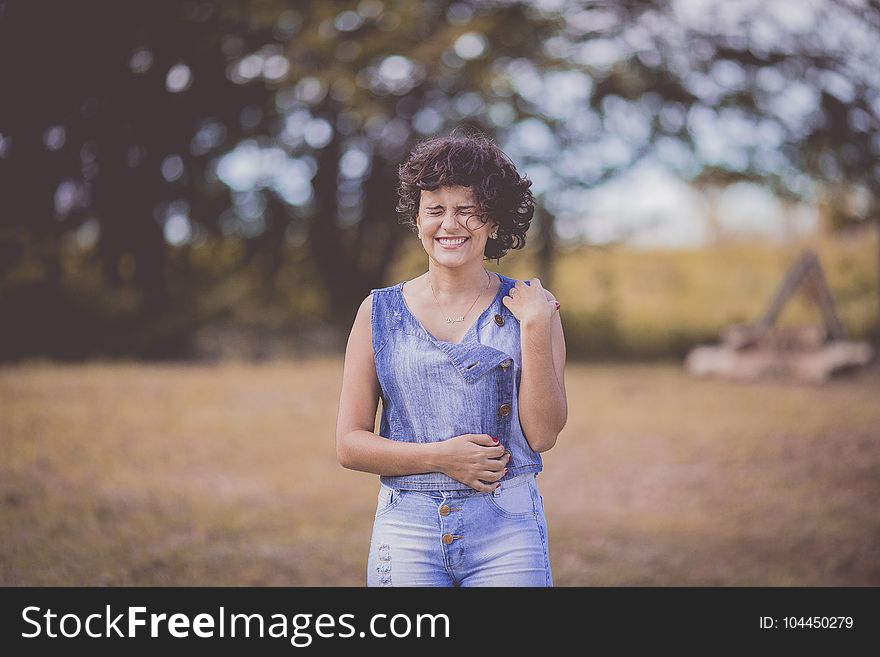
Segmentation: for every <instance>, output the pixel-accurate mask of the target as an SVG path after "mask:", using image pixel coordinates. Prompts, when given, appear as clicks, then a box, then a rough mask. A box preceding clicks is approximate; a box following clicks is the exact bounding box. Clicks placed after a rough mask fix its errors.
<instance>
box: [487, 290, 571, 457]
mask: <svg viewBox="0 0 880 657" xmlns="http://www.w3.org/2000/svg"><path fill="white" fill-rule="evenodd" d="M529 283H530V284H529V285H526V284H525V283H523V282H522V281H517V282H516V285H515V286H514V287H513V288H511V291H510V292H509V293H508V296H505V297H504V299H503V300H502V301H503V303H504V305H505V306H507V307H508V308H509V309H510V311H511V312H512V313H513V314H514V316H515V317H516V318H517V319H518V320H519V322H520V343H521V347H522V374H521V379H520V388H519V421H520V425H521V426H522V429H523V433H524V434H525V436H526V440H527V441H528V443H529V446H530V447H531V448H532V449H533V450H535V451H536V452H546V451H547V450H548V449H550V448H551V447H553V445H555V444H556V438H557V436H558V435H559V432H560V431H562V428H563V427H564V426H565V422H566V420H567V419H568V402H567V401H566V397H565V377H564V370H565V337H564V335H563V332H562V320H561V319H560V317H559V312H558V310H557V304H556V299H555V298H554V297H553V295H552V294H550V292H548V291H547V290H545V289H544V288H543V287H542V286H541V281H540V280H538V279H537V278H533V279H531V281H529Z"/></svg>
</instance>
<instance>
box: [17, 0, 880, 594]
mask: <svg viewBox="0 0 880 657" xmlns="http://www.w3.org/2000/svg"><path fill="white" fill-rule="evenodd" d="M878 42H880V3H878V2H876V1H873V0H841V1H835V2H831V1H830V0H804V1H796V0H760V1H758V0H754V1H753V0H741V1H738V2H722V1H721V0H653V1H649V0H644V1H642V0H640V1H635V0H616V1H614V0H596V1H590V0H531V1H527V2H525V1H514V0H456V1H450V0H428V1H422V2H414V1H411V0H360V1H354V0H325V1H323V2H318V1H317V0H314V1H311V0H302V1H297V2H293V1H282V0H204V1H201V0H192V1H178V2H169V1H156V2H141V3H120V2H110V1H98V0H81V1H79V2H76V3H73V2H48V1H26V0H0V520H2V532H0V584H5V585H31V584H36V585H141V584H155V585H175V584H178V585H195V584H202V585H214V584H233V585H256V584H261V585H316V586H317V585H361V584H362V583H363V582H364V581H365V573H364V568H365V565H366V555H367V548H368V542H369V532H370V526H371V522H372V513H373V510H374V507H375V501H376V498H375V494H376V491H377V488H378V483H377V481H376V477H375V476H373V475H367V474H362V473H354V472H349V471H345V470H343V469H341V468H340V467H339V466H338V464H337V463H336V459H335V452H334V427H335V420H336V410H337V409H336V403H337V400H338V393H339V386H340V380H341V369H342V353H343V350H344V346H345V340H346V338H347V332H348V329H349V328H350V326H351V322H352V320H353V317H354V313H355V310H356V308H357V306H358V304H359V303H360V301H361V300H362V299H363V298H364V297H365V296H366V295H367V294H368V293H369V291H370V289H371V288H375V287H381V286H385V285H390V284H393V283H396V282H398V281H400V280H403V279H405V278H409V277H412V276H415V275H418V274H419V273H421V272H422V271H424V267H425V261H424V253H423V252H422V251H421V250H420V246H419V244H418V242H417V240H416V239H415V237H414V236H413V235H412V234H411V233H410V232H409V231H408V230H407V229H405V228H403V227H402V226H400V225H399V224H398V223H397V219H396V217H395V213H394V206H395V202H396V196H395V187H396V171H397V165H398V164H399V163H400V162H401V161H402V160H403V159H404V158H405V157H406V155H407V153H408V152H409V150H410V149H411V148H412V146H413V145H414V144H415V143H416V142H417V141H418V140H419V139H421V138H425V137H428V136H432V135H436V134H445V133H447V132H449V131H450V130H452V129H453V128H455V127H458V126H464V127H466V128H476V129H480V130H483V131H485V132H487V133H488V134H490V135H492V136H493V137H494V138H495V139H496V140H497V141H498V143H499V144H500V145H501V146H502V148H503V149H504V150H505V152H506V153H507V154H508V155H509V156H510V157H511V158H512V160H513V161H514V162H515V163H516V165H517V166H518V168H519V169H520V171H521V172H523V173H525V174H527V175H528V176H529V177H530V179H531V180H532V181H533V188H532V189H533V191H534V193H535V196H536V199H537V201H538V208H537V210H536V214H535V220H534V222H533V224H532V228H531V230H530V232H529V237H528V245H527V247H526V248H525V250H523V251H518V252H514V253H512V254H511V255H509V256H508V257H506V258H504V259H503V260H502V261H501V262H500V263H497V264H496V263H488V264H489V267H490V269H496V270H498V271H501V272H503V273H506V274H508V275H512V276H516V277H519V278H530V277H532V276H535V275H537V276H539V277H540V278H541V280H542V282H543V284H544V286H545V287H547V288H548V289H551V290H552V291H553V292H554V294H555V295H556V296H557V297H558V298H559V299H560V301H561V302H562V304H563V310H562V313H563V315H562V316H563V324H564V327H565V331H566V339H567V349H568V355H569V366H568V368H567V371H566V381H567V386H568V394H569V405H570V409H571V412H570V419H569V424H568V426H567V427H566V429H565V430H564V432H563V434H562V435H561V436H560V439H559V444H558V446H557V447H556V448H554V449H553V450H552V451H551V452H549V453H547V454H546V458H545V468H546V469H545V472H544V473H543V474H542V475H541V477H540V481H541V485H542V491H543V492H544V496H545V500H546V503H547V511H548V521H549V525H550V548H551V561H552V563H553V567H554V578H555V580H556V583H557V584H559V585H630V584H642V585H697V586H700V585H708V586H716V585H802V586H811V585H873V586H876V585H878V584H880V512H878V510H877V508H876V499H877V496H878V493H880V403H878V399H880V395H878V393H880V371H878V365H877V362H876V358H874V356H873V354H874V353H876V349H877V347H878V345H880V207H878V196H877V195H878V190H880V185H878V182H880V132H878V127H880V66H878V58H877V55H876V46H877V43H878ZM811 253H812V254H815V255H816V259H815V262H816V263H818V265H819V266H818V267H813V269H812V270H810V271H811V272H812V274H810V275H807V274H806V273H805V272H806V270H804V269H803V268H801V269H798V263H803V262H804V261H803V260H801V258H803V257H804V254H811ZM802 283H804V284H805V285H803V286H802V285H801V284H802ZM801 287H803V289H801ZM801 292H803V293H801ZM771 325H772V326H773V327H774V328H778V329H779V331H784V330H786V329H787V328H788V329H791V330H792V331H795V333H785V334H784V335H785V336H787V337H786V338H785V340H782V339H778V338H777V339H775V340H771V339H769V338H768V339H767V340H763V341H762V340H761V339H758V338H761V337H762V336H763V337H764V338H766V336H768V335H770V334H769V333H767V332H766V331H767V330H769V328H770V326H771ZM731 326H740V327H742V326H745V327H754V326H758V327H760V328H761V330H762V331H763V332H762V333H760V335H758V334H756V335H757V337H755V339H753V340H751V341H750V340H748V339H746V340H743V339H742V334H738V335H739V338H736V339H735V340H733V341H731V338H730V334H729V332H728V331H729V329H730V327H731ZM805 327H806V328H805ZM810 327H813V328H816V327H818V329H819V331H818V336H819V337H818V339H817V338H815V336H816V335H817V333H816V332H815V331H814V332H812V333H810V332H807V333H797V331H802V330H806V329H809V328H810ZM725 335H726V336H727V338H725V337H724V336H725ZM774 335H777V336H778V335H779V333H776V334H774ZM792 335H797V336H800V337H796V338H792V337H791V336H792ZM804 335H806V336H807V337H804ZM810 336H813V337H810ZM762 339H763V338H762ZM725 340H726V341H725ZM786 340H787V342H786ZM792 340H794V343H795V344H794V349H795V351H794V352H792V351H791V349H792ZM783 342H785V344H786V345H787V346H785V345H783V347H784V348H783V349H782V351H778V349H779V348H780V344H781V343H783ZM829 342H833V343H834V345H835V346H841V345H843V344H844V343H846V344H849V345H857V346H859V347H860V348H863V349H862V351H860V352H859V353H861V354H866V353H869V354H870V356H869V357H865V358H861V357H860V358H855V359H848V358H847V357H840V358H838V359H837V360H835V361H834V367H831V366H830V365H829V366H827V367H826V365H827V363H828V362H829V361H828V360H827V358H831V356H829V355H828V354H829V353H830V352H829V351H827V350H826V347H827V346H828V344H829ZM746 343H748V344H746ZM719 344H720V345H721V347H719V351H718V354H716V355H719V354H720V357H722V360H724V362H725V363H730V362H731V360H730V358H734V360H735V357H737V354H740V353H746V352H741V348H742V347H744V346H748V347H749V348H750V349H752V351H749V352H748V353H750V354H754V353H766V352H767V351H768V350H769V352H772V354H775V355H773V357H772V362H771V363H770V364H769V365H766V366H764V367H763V369H762V370H761V374H762V376H749V377H744V376H733V377H732V378H731V377H727V378H725V377H721V376H715V377H697V376H693V373H694V370H693V369H691V371H690V372H689V371H688V369H687V368H685V367H684V365H685V362H686V361H685V357H686V356H688V354H692V353H693V351H692V350H693V349H694V348H695V347H698V346H699V345H704V346H705V345H719ZM725 345H726V347H725ZM731 345H734V346H731ZM774 349H777V351H774ZM786 349H787V350H786ZM865 349H867V350H868V351H865ZM762 350H763V351H762ZM798 350H799V351H798ZM823 350H824V351H823ZM834 353H835V354H837V353H838V352H834ZM731 354H733V356H731ZM728 357H730V358H728ZM817 358H820V360H821V358H825V359H826V360H821V363H820V364H819V365H816V366H815V367H813V370H811V371H814V372H815V371H817V368H818V370H821V375H819V376H807V377H803V376H793V375H792V373H793V372H795V370H796V368H793V367H789V365H788V364H790V363H792V362H794V361H797V362H798V363H800V362H802V361H803V362H807V361H809V363H811V364H815V363H816V362H819V361H817V360H816V359H817ZM835 358H837V356H835ZM798 359H800V360H798ZM856 361H858V362H856ZM713 362H717V359H716V361H713ZM736 363H739V361H736ZM736 363H735V364H734V365H733V366H729V367H727V372H726V373H727V374H728V375H735V374H742V371H741V369H740V370H738V369H737V368H738V367H739V365H737V364H736ZM811 367H812V365H811ZM774 372H775V373H776V374H779V375H780V376H775V377H774V376H764V375H772V374H773V373H774Z"/></svg>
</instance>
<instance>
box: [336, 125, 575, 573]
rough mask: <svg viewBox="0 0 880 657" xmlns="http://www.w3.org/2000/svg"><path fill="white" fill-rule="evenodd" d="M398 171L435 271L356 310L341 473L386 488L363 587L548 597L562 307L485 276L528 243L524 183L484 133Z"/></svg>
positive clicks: (563, 407)
mask: <svg viewBox="0 0 880 657" xmlns="http://www.w3.org/2000/svg"><path fill="white" fill-rule="evenodd" d="M399 173H400V185H399V190H398V191H399V194H400V200H399V203H398V208H397V209H398V212H400V213H401V214H402V215H403V220H404V222H405V223H407V224H409V225H411V226H412V227H413V228H414V229H415V232H417V235H418V239H419V240H420V241H421V245H422V247H423V248H424V250H425V253H426V254H427V256H428V269H427V271H426V272H425V273H424V274H422V275H421V276H418V277H417V278H414V279H413V280H410V281H405V282H402V283H399V284H397V285H394V286H392V287H387V288H383V289H378V290H373V291H372V293H371V294H370V296H368V297H367V298H366V299H365V300H364V301H363V303H362V304H361V306H360V309H359V310H358V313H357V317H356V318H355V321H354V325H353V326H352V330H351V335H350V336H349V340H348V347H347V349H346V355H345V367H344V372H343V383H342V393H341V397H340V407H339V418H338V422H337V429H336V450H337V455H338V458H339V461H340V463H341V464H342V465H343V466H344V467H346V468H350V469H353V470H360V471H364V472H372V473H375V474H378V475H381V478H380V482H381V484H380V490H379V499H378V507H377V510H376V517H375V521H374V525H373V534H372V540H371V545H370V554H369V562H368V567H367V583H368V585H369V586H552V576H551V571H550V561H549V556H548V550H547V524H546V520H545V517H544V507H543V499H542V497H541V495H540V494H539V492H538V489H537V485H536V475H537V473H538V472H540V471H541V469H542V462H541V456H540V454H539V453H540V452H544V451H546V450H548V449H550V448H551V447H553V445H554V444H555V443H556V437H557V435H558V434H559V432H560V431H561V430H562V428H563V426H564V425H565V421H566V417H567V404H566V398H565V386H564V381H563V368H564V365H565V342H564V338H563V333H562V323H561V321H560V318H559V313H558V310H559V304H558V303H557V302H556V300H555V299H554V297H553V295H551V294H550V293H549V292H547V291H546V290H544V289H543V288H542V287H541V283H540V281H539V280H538V279H537V278H533V279H532V280H531V281H530V282H529V284H526V283H524V282H523V281H514V280H512V279H510V278H507V277H506V276H502V275H500V274H496V273H489V272H488V271H486V269H485V268H484V267H483V260H484V259H496V260H497V259H500V258H501V257H503V256H504V255H505V254H506V253H507V252H508V250H509V249H511V248H522V246H523V245H524V244H525V233H526V231H527V230H528V227H529V223H530V222H531V219H532V215H533V213H534V198H533V196H532V193H531V192H530V191H529V187H530V186H531V182H530V181H529V180H528V179H527V178H525V177H522V176H520V175H519V173H518V172H517V171H516V168H515V167H514V165H513V164H512V163H511V162H510V160H509V159H508V158H507V156H505V155H504V153H502V152H501V150H500V149H499V148H498V147H497V146H496V145H495V144H494V143H493V142H492V141H491V140H490V139H488V138H487V137H485V136H482V135H469V136H448V137H438V138H434V139H431V140H428V141H425V142H422V143H421V144H419V145H418V146H417V147H416V148H415V149H414V151H413V152H412V153H411V155H410V157H409V158H408V159H407V161H406V162H405V163H404V164H403V165H401V167H400V172H399ZM379 399H381V400H382V415H381V422H380V429H379V432H378V433H375V432H374V429H375V419H376V410H377V405H378V400H379Z"/></svg>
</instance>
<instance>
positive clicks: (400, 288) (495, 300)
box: [397, 270, 504, 346]
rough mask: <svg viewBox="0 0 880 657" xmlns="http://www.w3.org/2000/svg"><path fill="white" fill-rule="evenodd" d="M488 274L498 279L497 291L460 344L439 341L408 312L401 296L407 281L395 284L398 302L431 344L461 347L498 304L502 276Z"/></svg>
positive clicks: (502, 288)
mask: <svg viewBox="0 0 880 657" xmlns="http://www.w3.org/2000/svg"><path fill="white" fill-rule="evenodd" d="M487 271H488V270H487ZM489 273H490V274H494V275H495V276H497V277H498V283H499V285H498V291H497V292H495V296H494V297H493V298H492V300H491V301H490V302H489V305H488V306H486V308H485V309H484V310H483V312H482V313H480V316H479V317H477V318H476V319H475V320H474V322H473V323H472V324H471V325H470V326H469V327H468V330H467V331H465V332H464V335H462V336H461V341H460V342H449V341H448V340H440V339H438V338H436V337H434V334H433V333H431V332H430V331H429V330H428V329H426V328H425V325H424V324H422V321H421V320H420V319H419V318H418V317H416V314H415V313H414V312H413V311H412V310H410V307H409V306H408V305H407V303H406V298H405V297H404V296H403V286H404V285H405V284H406V283H408V282H409V281H401V282H400V283H398V284H397V292H398V294H399V295H400V302H401V303H402V304H403V308H404V310H405V311H406V313H407V314H408V315H409V316H410V317H411V318H412V319H413V321H414V322H415V323H416V324H418V326H419V328H420V329H422V331H424V333H425V335H427V336H428V337H429V338H430V339H431V340H432V341H433V342H436V343H438V344H446V345H453V346H461V345H463V344H465V343H466V342H468V337H469V336H470V334H471V333H472V332H474V331H475V330H476V329H477V328H478V327H479V326H480V324H482V323H483V318H485V317H486V315H488V314H489V311H490V310H492V308H494V307H495V305H496V304H497V303H498V298H499V297H500V296H501V292H502V291H503V290H504V278H503V277H502V275H501V274H499V273H498V272H497V271H493V272H489Z"/></svg>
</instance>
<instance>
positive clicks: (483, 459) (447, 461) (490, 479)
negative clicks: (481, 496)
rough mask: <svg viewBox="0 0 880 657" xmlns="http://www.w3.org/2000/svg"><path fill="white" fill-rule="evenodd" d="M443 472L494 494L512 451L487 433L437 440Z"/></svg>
mask: <svg viewBox="0 0 880 657" xmlns="http://www.w3.org/2000/svg"><path fill="white" fill-rule="evenodd" d="M435 444H436V445H437V449H438V450H439V461H440V462H439V465H440V472H442V473H443V474H445V475H447V476H448V477H452V478H453V479H455V480H456V481H460V482H461V483H463V484H465V485H467V486H470V487H471V488H473V489H474V490H478V491H480V492H482V493H491V492H492V491H494V490H495V489H496V488H497V487H498V485H499V484H498V483H497V482H498V480H499V479H501V477H503V476H504V474H505V473H506V472H507V467H506V466H507V463H508V461H510V452H508V451H507V450H505V449H504V447H503V446H502V445H501V444H500V443H499V442H498V441H497V440H496V439H495V438H492V437H491V436H488V435H486V434H485V433H465V434H462V435H461V436H455V437H454V438H450V439H448V440H444V441H442V442H439V443H435Z"/></svg>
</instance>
